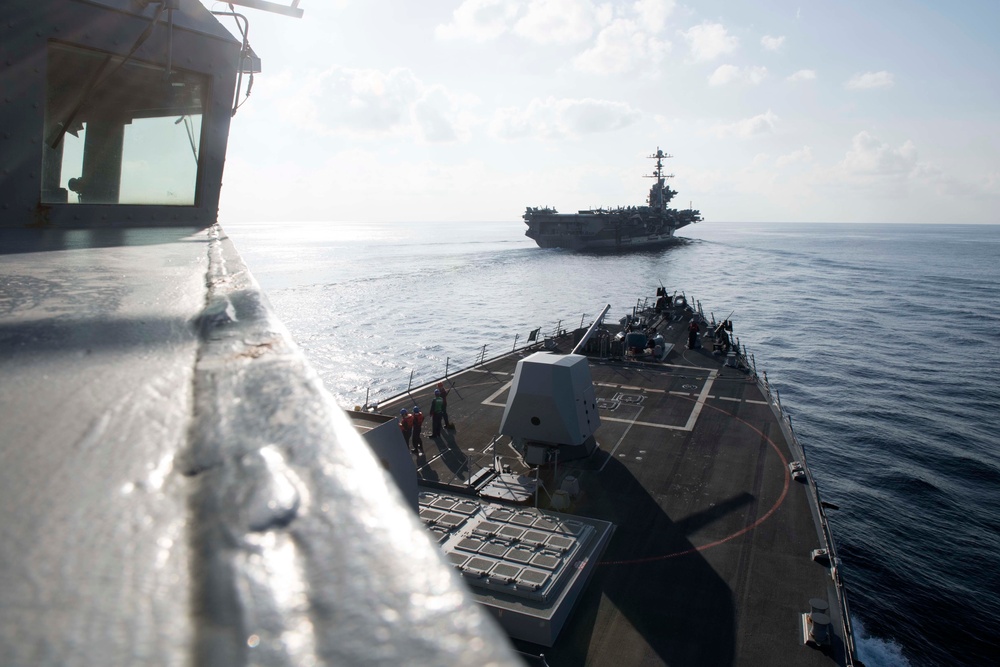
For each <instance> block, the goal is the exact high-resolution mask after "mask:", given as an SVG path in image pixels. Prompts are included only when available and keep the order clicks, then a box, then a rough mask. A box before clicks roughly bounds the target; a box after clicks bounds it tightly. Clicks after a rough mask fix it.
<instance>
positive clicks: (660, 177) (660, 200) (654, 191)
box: [643, 146, 674, 212]
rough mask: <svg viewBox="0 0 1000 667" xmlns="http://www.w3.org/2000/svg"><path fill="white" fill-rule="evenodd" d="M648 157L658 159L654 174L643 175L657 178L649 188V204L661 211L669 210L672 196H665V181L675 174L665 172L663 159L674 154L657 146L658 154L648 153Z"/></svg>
mask: <svg viewBox="0 0 1000 667" xmlns="http://www.w3.org/2000/svg"><path fill="white" fill-rule="evenodd" d="M646 157H648V158H650V159H653V160H656V169H655V170H654V171H653V173H652V174H644V176H643V177H644V178H655V179H656V183H655V184H654V185H653V187H651V188H650V189H649V205H650V206H651V207H652V208H655V209H657V210H658V211H660V212H663V211H666V210H667V202H668V201H669V199H670V198H669V197H664V196H663V195H664V188H665V185H664V182H665V179H667V178H673V177H674V175H673V174H664V173H663V160H664V159H666V158H672V157H673V155H670V154H669V153H664V152H663V151H661V150H660V147H659V146H657V147H656V154H655V155H647V156H646Z"/></svg>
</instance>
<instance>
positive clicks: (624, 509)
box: [381, 309, 853, 665]
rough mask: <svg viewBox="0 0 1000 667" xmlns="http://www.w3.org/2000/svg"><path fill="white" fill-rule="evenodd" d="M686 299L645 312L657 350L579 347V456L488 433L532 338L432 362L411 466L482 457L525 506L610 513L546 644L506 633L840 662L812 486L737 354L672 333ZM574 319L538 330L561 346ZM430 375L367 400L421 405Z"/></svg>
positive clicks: (654, 650)
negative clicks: (585, 430) (471, 360)
mask: <svg viewBox="0 0 1000 667" xmlns="http://www.w3.org/2000/svg"><path fill="white" fill-rule="evenodd" d="M689 315H690V311H685V310H683V309H674V311H673V312H666V313H664V314H663V315H656V316H655V319H654V318H651V319H654V321H653V322H651V324H654V325H655V326H656V328H657V329H658V331H659V332H660V333H662V335H663V336H664V338H665V339H666V342H667V343H668V344H672V345H673V348H672V350H671V351H670V353H669V354H668V355H667V357H666V359H664V360H663V361H662V362H649V361H642V360H637V359H633V358H628V357H626V358H622V357H620V356H619V357H618V358H614V357H611V356H608V355H606V356H604V357H603V358H601V357H595V356H591V358H590V366H591V374H592V378H593V383H594V388H595V393H596V396H597V401H598V408H599V412H600V418H601V426H600V428H599V429H598V431H597V441H598V450H597V451H596V452H595V453H594V454H593V455H592V456H590V457H588V458H587V459H583V460H579V461H573V462H569V463H560V462H559V461H554V462H553V463H551V464H548V465H546V466H543V467H542V468H541V469H539V470H537V471H535V470H534V469H529V468H528V467H527V466H525V465H524V463H523V462H522V461H521V459H520V457H519V456H518V455H517V452H516V451H515V450H514V449H513V447H511V445H510V439H509V438H507V437H500V436H499V435H498V429H499V424H500V419H501V415H502V413H503V406H504V405H505V401H506V399H507V394H508V391H509V389H510V386H511V382H512V379H513V374H514V370H515V366H516V364H517V362H518V361H519V360H520V359H522V358H524V357H525V356H528V355H529V354H531V353H533V352H535V351H537V350H538V349H540V348H538V347H535V348H531V349H526V350H521V351H517V352H513V353H511V354H508V355H505V356H502V357H500V358H497V359H494V360H492V361H488V362H486V363H484V364H482V365H479V366H476V367H474V368H471V369H469V370H467V371H464V372H462V373H460V374H457V375H452V376H451V377H450V378H448V379H447V383H448V385H449V386H450V387H451V391H450V393H449V394H448V397H447V398H448V413H449V417H450V419H451V421H452V422H453V423H454V424H455V428H454V430H449V429H444V430H443V431H442V435H441V437H439V438H431V437H430V435H429V434H430V428H429V427H430V419H429V418H428V420H427V422H426V423H425V425H424V429H423V430H424V434H423V442H424V453H422V454H420V455H417V456H415V457H414V460H415V462H416V465H417V467H418V474H419V477H420V479H421V480H423V482H422V483H423V484H425V485H430V486H433V487H434V488H437V489H439V488H442V485H445V487H446V486H451V487H452V488H453V489H454V490H455V491H456V492H460V491H461V490H462V489H463V488H464V489H465V490H466V491H468V492H469V493H470V494H471V495H474V489H473V488H472V487H470V486H469V483H470V479H472V480H473V482H475V481H476V480H475V479H474V478H476V477H477V473H479V472H480V471H481V470H483V469H489V468H497V467H499V468H500V469H509V471H510V472H511V473H512V474H517V473H521V474H523V475H525V476H526V477H532V478H533V477H535V476H536V474H537V476H538V477H539V479H540V481H541V483H542V484H541V486H542V489H541V490H540V491H539V492H538V500H537V504H538V506H539V507H542V508H551V507H552V506H553V504H555V505H556V507H558V508H560V509H561V510H562V513H563V514H566V515H572V516H578V517H588V518H593V519H599V520H603V521H607V522H611V523H613V524H614V525H615V526H616V529H615V533H614V536H613V537H612V538H611V540H610V542H609V544H608V545H607V548H606V550H605V551H604V553H603V555H599V556H598V558H599V562H598V564H597V567H596V568H595V571H594V574H593V578H592V580H591V582H590V584H589V586H588V587H587V588H586V589H585V591H584V592H583V593H582V595H581V597H580V598H579V600H578V601H577V603H576V606H575V609H574V610H573V611H572V614H571V615H570V617H569V619H568V620H567V621H566V624H565V626H564V627H563V628H562V631H561V633H560V634H559V636H558V639H557V640H556V641H555V644H554V645H553V646H552V647H551V648H542V647H538V646H534V645H531V644H528V643H525V642H521V643H520V645H521V648H522V649H523V650H524V651H525V652H526V653H532V654H540V653H544V654H545V660H546V661H547V662H548V663H549V664H551V665H582V664H593V665H611V664H613V665H632V664H644V665H647V664H649V665H652V664H670V665H678V664H698V665H708V664H713V665H721V664H748V665H749V664H754V665H767V664H796V665H830V664H844V663H845V662H849V659H847V658H845V652H848V653H851V652H853V651H851V650H850V649H849V648H848V647H847V646H846V645H845V642H844V639H843V637H842V634H843V633H842V632H841V631H839V630H837V628H841V627H843V621H842V618H841V616H842V614H841V611H840V610H841V607H840V605H839V604H838V599H839V598H838V591H837V586H836V584H835V580H834V577H831V569H830V566H831V563H830V561H829V559H825V558H824V557H823V555H822V554H823V553H825V552H821V553H820V555H819V556H816V555H815V554H814V553H813V552H814V550H817V549H827V548H828V546H829V545H828V544H827V541H826V539H825V538H824V537H823V535H824V533H823V530H822V527H821V518H822V510H821V508H820V505H819V501H818V495H817V494H816V492H815V487H814V484H813V482H812V480H811V477H809V476H808V475H807V474H805V475H798V477H800V479H795V478H794V476H793V474H792V472H791V470H790V468H791V469H795V468H796V465H795V462H801V459H802V453H801V451H800V449H799V446H798V445H797V443H796V442H794V440H793V439H792V438H789V437H786V435H788V434H790V431H789V429H788V428H787V427H785V426H784V425H783V423H782V420H781V419H780V417H779V414H780V413H779V412H778V411H776V410H775V409H773V408H772V401H771V399H770V397H769V396H768V393H767V391H766V388H765V389H763V390H762V385H761V384H760V383H759V382H758V381H757V379H756V377H755V376H754V375H753V373H752V372H751V371H749V370H748V369H746V368H745V367H743V368H741V367H732V366H728V365H726V364H725V363H724V362H725V361H726V358H725V357H724V356H722V355H718V354H713V352H712V349H711V340H710V339H709V338H705V339H704V340H705V345H706V347H704V348H698V349H694V350H690V349H687V347H686V344H687V334H688V332H687V318H688V316H689ZM611 329H612V333H614V328H613V327H612V328H611ZM581 335H582V332H581V331H577V332H571V333H568V334H566V335H564V336H562V337H560V338H557V339H555V340H551V341H549V342H548V347H550V348H552V349H554V350H555V351H562V352H568V351H569V350H570V349H572V346H573V344H574V343H575V342H576V340H578V339H579V338H580V336H581ZM597 347H598V346H597V345H591V348H597ZM668 349H669V348H668ZM732 361H733V360H732V358H731V357H730V363H732ZM433 389H434V386H433V385H428V386H427V387H424V388H422V389H420V390H416V391H413V392H412V393H411V394H410V395H407V396H401V397H397V398H396V399H393V400H392V401H389V402H386V403H383V404H382V406H381V408H382V409H383V410H384V411H386V412H387V413H388V414H393V412H394V410H398V409H399V408H400V407H411V406H412V404H413V403H414V402H416V403H418V404H420V405H421V406H423V407H424V410H425V411H426V409H427V406H429V404H430V399H431V394H432V392H433ZM803 463H804V462H803ZM567 478H569V483H568V484H567ZM574 479H575V482H574ZM425 488H429V487H425ZM561 488H562V489H566V488H569V489H570V491H571V492H572V493H569V494H567V493H562V492H559V490H560V489H561ZM567 502H568V506H567V507H564V505H565V504H566V503H567ZM528 504H529V505H534V504H535V503H534V501H533V500H529V501H528ZM814 556H816V557H815V558H814ZM834 565H835V563H834ZM811 600H812V603H813V605H812V607H811V604H810V601H811ZM810 611H815V612H822V613H825V614H828V615H829V617H830V619H831V624H830V626H831V630H830V635H829V643H828V644H827V645H826V646H823V647H817V646H814V645H807V644H805V643H804V641H803V640H804V636H803V627H802V626H803V617H802V615H803V614H804V613H808V612H810ZM817 618H821V617H820V616H817ZM848 641H850V640H848Z"/></svg>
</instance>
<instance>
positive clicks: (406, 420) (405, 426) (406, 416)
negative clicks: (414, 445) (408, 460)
mask: <svg viewBox="0 0 1000 667" xmlns="http://www.w3.org/2000/svg"><path fill="white" fill-rule="evenodd" d="M399 430H400V431H402V432H403V440H405V441H406V447H407V449H409V448H410V435H411V434H412V433H413V416H412V415H411V414H410V413H408V412H407V411H406V408H403V409H402V410H400V411H399Z"/></svg>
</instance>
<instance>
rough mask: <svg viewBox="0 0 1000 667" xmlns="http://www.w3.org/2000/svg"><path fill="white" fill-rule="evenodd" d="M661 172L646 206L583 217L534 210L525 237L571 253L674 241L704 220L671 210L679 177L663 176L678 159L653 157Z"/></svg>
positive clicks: (529, 212) (592, 212)
mask: <svg viewBox="0 0 1000 667" xmlns="http://www.w3.org/2000/svg"><path fill="white" fill-rule="evenodd" d="M649 157H650V158H651V159H654V160H656V168H655V169H654V170H653V173H652V174H650V175H649V176H647V178H652V179H654V182H653V185H652V187H650V188H649V196H648V197H647V199H646V206H619V207H618V208H598V209H588V210H585V211H579V212H577V213H559V212H558V211H557V210H555V209H554V208H550V207H547V206H546V207H531V206H529V207H528V208H527V210H525V212H524V222H525V224H527V225H528V229H527V231H525V232H524V234H525V236H527V237H528V238H530V239H533V240H534V241H535V243H537V244H538V245H539V247H541V248H569V249H571V250H630V249H639V248H654V247H657V246H662V245H666V244H669V243H670V242H671V241H673V238H674V232H676V231H677V230H678V229H680V228H681V227H686V226H687V225H690V224H693V223H695V222H700V221H701V213H700V212H699V211H696V210H694V209H691V208H688V209H682V210H678V209H674V208H669V207H668V205H669V204H670V200H671V199H673V198H674V196H675V195H676V194H677V192H676V191H675V190H672V189H671V188H670V186H669V185H667V183H666V179H668V178H673V174H665V173H663V160H665V159H668V158H671V157H673V156H672V155H669V154H667V153H664V152H663V151H662V150H660V149H659V148H657V149H656V153H654V154H653V155H650V156H649Z"/></svg>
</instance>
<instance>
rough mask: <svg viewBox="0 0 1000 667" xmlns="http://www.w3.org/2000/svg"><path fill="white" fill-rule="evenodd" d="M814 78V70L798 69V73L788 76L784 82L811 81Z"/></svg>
mask: <svg viewBox="0 0 1000 667" xmlns="http://www.w3.org/2000/svg"><path fill="white" fill-rule="evenodd" d="M815 78H816V70H812V69H800V70H799V71H798V72H795V73H794V74H792V75H790V76H789V77H788V78H787V79H785V80H786V81H812V80H814V79H815Z"/></svg>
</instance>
